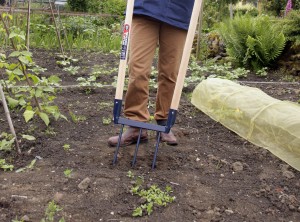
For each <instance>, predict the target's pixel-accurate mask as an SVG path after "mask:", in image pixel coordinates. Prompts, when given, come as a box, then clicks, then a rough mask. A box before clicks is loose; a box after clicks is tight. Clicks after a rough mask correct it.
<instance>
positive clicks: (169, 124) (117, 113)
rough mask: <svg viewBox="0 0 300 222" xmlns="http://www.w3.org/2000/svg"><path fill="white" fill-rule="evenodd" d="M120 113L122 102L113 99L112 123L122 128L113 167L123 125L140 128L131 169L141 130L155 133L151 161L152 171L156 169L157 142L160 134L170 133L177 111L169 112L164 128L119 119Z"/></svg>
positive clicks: (134, 161) (134, 162) (134, 160)
mask: <svg viewBox="0 0 300 222" xmlns="http://www.w3.org/2000/svg"><path fill="white" fill-rule="evenodd" d="M121 111H122V100H120V99H115V100H114V110H113V115H114V123H115V124H121V125H122V126H121V129H120V134H119V139H118V144H117V147H116V151H115V154H114V160H113V165H115V164H116V162H117V159H118V152H119V149H120V143H121V138H122V133H123V128H124V125H127V126H132V127H137V128H140V132H139V137H138V141H137V143H136V148H135V152H134V157H133V161H132V167H134V166H135V164H136V157H137V153H138V149H139V144H140V139H141V134H142V129H147V130H154V131H156V132H157V136H156V145H155V152H154V157H153V161H152V169H154V168H155V167H156V158H157V153H158V147H159V142H160V135H161V133H162V132H164V133H169V132H170V130H171V128H172V126H173V125H174V124H175V120H176V115H177V110H174V109H170V110H169V115H168V120H167V123H166V125H165V126H161V125H156V124H151V123H144V122H139V121H135V120H131V119H126V118H122V117H120V114H121Z"/></svg>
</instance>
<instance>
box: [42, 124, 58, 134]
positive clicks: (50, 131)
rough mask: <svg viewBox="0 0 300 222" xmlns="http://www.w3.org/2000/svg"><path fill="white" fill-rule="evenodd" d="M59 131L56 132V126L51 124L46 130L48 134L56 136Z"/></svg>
mask: <svg viewBox="0 0 300 222" xmlns="http://www.w3.org/2000/svg"><path fill="white" fill-rule="evenodd" d="M56 134H57V132H55V130H54V128H53V127H51V126H48V127H47V128H46V130H45V135H47V136H56Z"/></svg>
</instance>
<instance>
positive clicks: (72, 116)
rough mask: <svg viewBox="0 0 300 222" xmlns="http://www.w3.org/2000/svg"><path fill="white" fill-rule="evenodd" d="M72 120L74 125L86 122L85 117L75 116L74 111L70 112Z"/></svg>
mask: <svg viewBox="0 0 300 222" xmlns="http://www.w3.org/2000/svg"><path fill="white" fill-rule="evenodd" d="M69 114H70V116H71V119H72V121H73V122H74V123H79V122H83V121H85V120H86V117H85V116H83V115H75V114H74V113H73V112H72V111H69Z"/></svg>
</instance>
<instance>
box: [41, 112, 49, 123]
mask: <svg viewBox="0 0 300 222" xmlns="http://www.w3.org/2000/svg"><path fill="white" fill-rule="evenodd" d="M39 116H40V117H41V119H42V120H43V121H44V123H45V124H46V125H47V126H48V125H49V123H50V120H49V116H48V115H47V114H46V113H42V112H41V113H39Z"/></svg>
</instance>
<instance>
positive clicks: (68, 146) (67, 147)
mask: <svg viewBox="0 0 300 222" xmlns="http://www.w3.org/2000/svg"><path fill="white" fill-rule="evenodd" d="M70 147H71V146H70V144H64V145H63V148H64V150H65V151H66V152H67V151H69V150H70Z"/></svg>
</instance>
